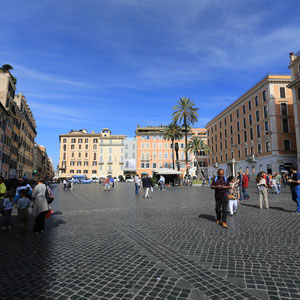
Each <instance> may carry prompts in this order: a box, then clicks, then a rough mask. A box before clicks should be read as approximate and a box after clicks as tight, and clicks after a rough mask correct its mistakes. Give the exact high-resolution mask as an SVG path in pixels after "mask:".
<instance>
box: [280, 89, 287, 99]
mask: <svg viewBox="0 0 300 300" xmlns="http://www.w3.org/2000/svg"><path fill="white" fill-rule="evenodd" d="M280 98H286V97H285V87H280Z"/></svg>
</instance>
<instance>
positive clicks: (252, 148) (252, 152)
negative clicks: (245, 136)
mask: <svg viewBox="0 0 300 300" xmlns="http://www.w3.org/2000/svg"><path fill="white" fill-rule="evenodd" d="M253 150H254V147H253V146H251V147H250V155H253V154H254V151H253Z"/></svg>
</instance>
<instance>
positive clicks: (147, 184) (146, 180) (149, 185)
mask: <svg viewBox="0 0 300 300" xmlns="http://www.w3.org/2000/svg"><path fill="white" fill-rule="evenodd" d="M141 184H142V187H143V189H144V190H145V195H144V196H143V197H144V198H150V191H151V192H153V186H154V184H153V181H152V180H151V178H150V177H149V175H148V174H147V175H145V176H144V177H143V178H142V179H140V177H139V176H138V174H135V176H134V185H135V194H136V195H137V196H140V195H141V194H140V188H141ZM158 185H159V191H165V190H166V179H165V177H164V176H163V175H161V176H160V178H159V180H158Z"/></svg>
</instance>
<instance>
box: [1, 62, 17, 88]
mask: <svg viewBox="0 0 300 300" xmlns="http://www.w3.org/2000/svg"><path fill="white" fill-rule="evenodd" d="M10 70H13V67H12V66H11V65H9V64H5V65H2V67H1V68H0V72H5V73H9V75H10V77H11V79H12V81H13V83H14V84H15V85H16V84H17V78H16V77H15V76H13V75H12V74H11V73H10Z"/></svg>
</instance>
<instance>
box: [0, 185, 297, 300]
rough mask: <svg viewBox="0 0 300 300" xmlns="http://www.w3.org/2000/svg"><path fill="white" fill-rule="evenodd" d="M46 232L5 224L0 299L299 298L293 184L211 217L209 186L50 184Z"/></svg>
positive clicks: (0, 238)
mask: <svg viewBox="0 0 300 300" xmlns="http://www.w3.org/2000/svg"><path fill="white" fill-rule="evenodd" d="M54 192H55V195H56V199H55V202H54V204H53V208H54V211H55V214H54V215H53V216H51V218H50V219H49V220H47V221H46V228H45V232H44V233H43V234H40V235H35V234H33V233H28V234H27V235H25V236H24V237H17V236H16V223H17V220H16V217H15V216H14V217H13V220H12V223H13V224H12V225H13V228H12V230H11V231H1V232H0V241H1V253H0V262H1V264H0V270H1V271H0V274H1V277H0V278H1V285H0V299H24V300H25V299H135V300H139V299H149V300H150V299H170V300H171V299H174V300H175V299H194V300H201V299H237V300H238V299H271V300H275V299H300V256H299V233H300V216H298V215H293V214H292V213H291V212H292V211H293V210H295V204H294V203H293V202H292V200H291V197H290V193H289V189H288V188H286V189H285V190H284V191H283V192H282V193H281V194H280V195H274V194H270V207H271V209H269V210H266V209H263V210H260V209H258V206H257V204H258V199H257V194H256V193H255V190H254V188H252V189H250V200H248V201H244V203H243V204H242V205H240V206H239V208H238V213H237V214H236V215H235V216H233V217H228V225H229V228H228V229H223V228H222V227H221V226H218V225H217V224H216V223H215V217H214V216H215V212H214V198H213V191H212V190H210V188H208V187H173V188H168V189H167V191H165V192H159V191H156V190H155V191H154V193H153V194H152V198H150V199H144V198H142V197H136V196H135V195H134V185H133V183H116V186H115V187H114V188H113V190H112V191H110V192H105V191H103V190H102V189H101V187H100V186H99V185H98V184H96V183H94V184H90V185H75V187H74V190H73V191H63V189H62V187H61V186H58V185H57V186H55V187H54Z"/></svg>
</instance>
